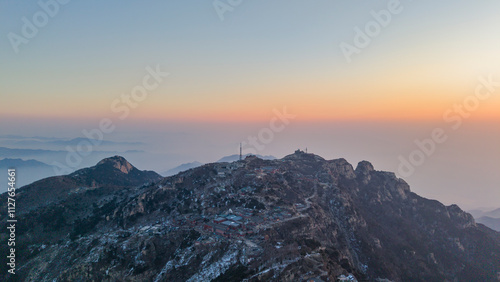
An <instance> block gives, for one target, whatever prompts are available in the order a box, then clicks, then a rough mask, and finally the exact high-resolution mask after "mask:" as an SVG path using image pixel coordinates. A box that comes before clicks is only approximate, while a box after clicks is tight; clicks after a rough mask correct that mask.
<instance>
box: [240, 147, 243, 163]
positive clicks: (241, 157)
mask: <svg viewBox="0 0 500 282" xmlns="http://www.w3.org/2000/svg"><path fill="white" fill-rule="evenodd" d="M242 159H243V156H242V153H241V143H240V161H241V160H242Z"/></svg>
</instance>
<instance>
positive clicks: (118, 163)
mask: <svg viewBox="0 0 500 282" xmlns="http://www.w3.org/2000/svg"><path fill="white" fill-rule="evenodd" d="M101 165H112V166H113V167H114V168H116V169H118V170H120V171H121V172H123V173H125V174H128V173H129V172H130V171H131V170H132V169H133V168H134V167H133V166H132V165H131V164H130V163H129V162H128V161H127V160H126V159H125V158H124V157H121V156H113V157H110V158H105V159H103V160H102V161H100V162H98V163H97V166H101Z"/></svg>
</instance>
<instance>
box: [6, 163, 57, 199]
mask: <svg viewBox="0 0 500 282" xmlns="http://www.w3.org/2000/svg"><path fill="white" fill-rule="evenodd" d="M9 168H15V169H16V173H17V177H16V184H17V187H21V186H24V185H27V184H30V183H32V182H34V181H36V180H39V179H42V178H46V177H50V176H54V175H55V171H54V168H53V167H52V166H51V165H48V164H46V163H43V162H40V161H37V160H22V159H10V158H5V159H3V160H0V170H1V171H6V170H7V169H9ZM1 187H2V188H4V187H5V186H4V185H2V186H1ZM5 191H6V188H5V189H4V190H3V191H0V193H3V192H5Z"/></svg>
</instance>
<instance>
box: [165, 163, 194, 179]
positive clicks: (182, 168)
mask: <svg viewBox="0 0 500 282" xmlns="http://www.w3.org/2000/svg"><path fill="white" fill-rule="evenodd" d="M200 165H203V164H202V163H200V162H196V161H195V162H190V163H185V164H181V165H180V166H176V167H174V168H172V169H169V170H167V171H164V172H162V173H160V174H161V175H163V176H172V175H176V174H177V173H179V172H182V171H186V170H188V169H192V168H195V167H199V166H200Z"/></svg>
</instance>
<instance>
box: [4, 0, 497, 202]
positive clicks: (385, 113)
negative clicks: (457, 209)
mask: <svg viewBox="0 0 500 282" xmlns="http://www.w3.org/2000/svg"><path fill="white" fill-rule="evenodd" d="M42 1H47V0H42ZM223 2H225V1H223ZM388 2H389V1H326V0H325V1H298V0H286V1H285V0H281V1H256V0H253V1H243V2H242V4H241V5H239V6H237V7H234V10H233V11H232V12H227V13H225V14H224V16H225V19H224V21H221V20H220V19H219V17H218V15H217V12H216V11H215V9H214V7H213V5H212V1H152V0H149V1H123V0H122V1H118V0H110V1H96V0H89V1H76V0H73V1H70V2H69V3H68V4H66V5H64V6H61V8H60V11H59V12H58V13H57V14H56V15H55V16H54V17H53V18H50V19H49V22H48V23H47V25H46V26H44V27H42V28H40V29H39V31H38V33H37V34H36V36H35V37H34V38H32V39H30V40H29V42H28V43H27V44H22V45H20V46H19V53H17V54H16V53H15V52H14V50H13V48H12V46H11V43H10V41H9V38H8V34H9V33H11V32H13V33H16V34H19V35H20V34H21V28H22V26H23V21H22V18H23V17H26V18H28V19H29V20H31V19H32V17H33V15H34V14H35V13H36V12H38V11H40V10H41V8H40V7H39V6H38V5H37V4H36V1H22V2H21V1H13V0H6V1H1V2H0V36H1V40H0V50H1V52H0V66H1V67H0V93H1V97H2V103H0V118H1V119H2V124H1V125H0V129H1V130H2V133H5V134H13V133H16V134H22V135H27V136H32V135H46V136H59V137H68V138H70V137H77V136H79V135H80V131H81V130H82V129H84V128H88V126H92V124H94V125H95V124H96V123H97V122H98V121H99V119H101V118H103V117H109V118H112V119H115V120H116V118H117V115H116V113H113V112H112V111H111V110H110V106H111V103H112V101H113V100H115V99H117V98H119V97H120V95H121V94H122V93H130V91H131V89H132V88H133V87H134V86H136V85H138V84H140V83H141V81H142V78H143V77H144V75H145V74H146V73H147V72H146V71H145V68H146V67H147V66H152V67H154V66H156V65H160V66H161V69H162V70H164V71H167V72H169V73H170V76H169V77H168V78H167V79H166V80H165V82H164V83H162V84H161V85H160V87H159V88H158V89H156V90H154V91H153V92H151V93H150V94H149V96H148V98H147V99H146V100H145V101H144V102H141V103H140V105H139V106H138V107H137V108H136V109H133V110H132V111H131V114H130V116H129V117H127V119H125V120H123V121H121V124H122V127H121V128H120V129H119V130H118V131H117V132H115V135H113V136H110V138H111V139H113V138H115V139H120V138H130V139H141V138H140V137H138V136H140V135H141V132H163V133H164V134H170V133H172V132H179V131H182V132H184V131H188V132H190V133H193V134H194V133H195V132H197V133H196V135H195V136H196V137H194V138H200V140H212V141H211V143H210V144H219V145H214V146H213V148H212V149H213V151H212V152H213V154H212V155H210V156H209V155H203V156H201V157H198V158H197V159H198V160H202V161H209V159H212V158H213V155H223V154H225V153H229V152H230V151H229V150H227V149H225V150H224V149H222V147H224V146H226V147H227V146H229V144H231V146H232V145H234V144H238V143H239V142H238V140H241V138H246V136H248V135H251V134H256V133H257V132H258V129H259V128H261V127H262V126H265V125H266V124H267V123H268V121H269V120H270V118H271V117H272V116H273V112H272V111H273V109H275V108H276V109H281V108H282V107H284V106H286V107H287V109H289V111H290V112H291V113H293V114H295V115H296V119H295V123H296V124H298V123H300V124H308V123H309V124H312V125H315V127H314V130H312V129H311V132H309V134H310V135H307V137H310V139H312V140H314V141H310V142H307V141H306V140H303V139H301V141H300V142H295V143H294V142H292V141H291V140H290V139H288V140H287V139H285V138H284V136H288V135H286V134H283V135H281V137H277V138H276V140H277V141H274V142H273V144H271V145H270V146H268V148H267V149H266V150H265V151H263V152H262V153H263V154H266V153H268V154H274V155H277V156H282V155H283V154H285V150H284V149H283V148H286V150H287V151H288V150H289V149H292V148H295V147H297V146H299V145H300V146H302V145H306V146H307V144H317V145H316V149H317V150H316V151H317V152H318V153H323V154H326V156H325V157H327V158H334V157H343V156H350V157H351V159H349V160H350V161H351V162H354V163H355V162H357V161H359V160H361V159H370V158H372V159H370V160H371V161H373V162H375V163H377V162H378V163H379V164H380V165H379V168H380V169H387V170H392V171H395V170H396V167H397V162H396V161H397V157H398V155H399V154H402V155H407V154H409V153H410V152H411V151H412V150H413V149H414V144H413V140H414V139H418V138H420V139H423V138H427V137H428V136H430V135H429V134H430V132H431V131H432V129H433V128H434V127H447V126H448V125H447V124H446V123H445V122H444V121H443V118H442V116H443V114H444V112H445V111H446V110H447V109H449V108H451V107H452V106H453V105H454V104H456V103H461V102H462V101H463V100H464V98H466V97H467V96H469V95H472V94H473V93H474V89H475V87H476V85H477V84H478V77H480V76H488V75H493V76H494V77H497V78H498V81H500V51H499V50H500V36H498V28H499V27H500V17H498V11H500V2H498V1H493V0H492V1H475V2H474V1H451V0H447V1H404V0H402V1H401V2H400V3H401V6H402V7H403V10H402V12H401V13H400V14H397V15H393V17H392V20H391V22H390V24H389V25H388V26H387V27H385V28H382V30H381V32H380V34H378V35H377V36H376V37H374V38H373V39H372V41H371V43H370V44H369V46H367V47H366V48H364V49H363V50H362V51H361V53H360V54H358V55H353V57H352V62H351V63H348V62H347V61H346V59H345V57H344V56H343V54H342V51H341V49H340V48H339V44H340V43H341V42H346V43H349V44H352V43H353V39H354V35H355V32H354V28H355V27H360V28H362V29H363V28H364V26H365V25H366V24H367V23H368V22H369V21H371V20H373V18H372V15H371V14H370V11H372V10H374V11H379V10H382V9H386V7H387V3H388ZM496 94H497V95H493V96H492V97H491V98H489V99H488V100H485V101H482V102H481V104H480V105H479V108H478V109H477V110H476V111H474V112H473V113H472V114H471V117H470V118H468V119H467V122H468V125H465V126H464V127H463V128H461V129H460V131H457V132H453V133H452V132H451V131H448V132H449V133H450V138H454V139H453V140H451V141H450V142H449V143H446V144H445V145H443V146H444V148H443V149H442V150H441V151H439V152H438V153H437V154H436V156H433V158H434V159H435V160H437V159H439V160H440V161H435V162H432V163H433V164H434V165H430V164H429V165H427V164H426V165H425V166H423V167H422V169H420V170H419V171H418V172H417V174H416V176H415V177H416V178H415V177H414V180H413V183H415V185H414V186H417V190H418V189H419V188H418V187H424V186H425V187H427V185H432V183H433V181H437V182H439V185H440V186H443V187H446V186H452V185H453V186H456V184H457V183H464V181H465V177H466V176H467V175H465V174H464V173H463V172H466V171H468V172H477V174H478V175H480V177H479V176H478V177H479V178H480V179H481V185H482V187H483V188H481V189H482V190H484V191H486V192H484V193H483V195H484V196H483V199H482V200H476V201H474V203H472V202H470V203H469V205H470V206H473V205H474V206H479V205H489V206H492V205H495V203H494V202H493V201H492V200H490V199H491V198H492V197H496V199H498V198H500V194H499V192H496V190H498V181H499V179H498V177H496V176H495V175H496V174H497V173H495V171H498V167H499V166H498V162H495V160H498V159H499V157H500V155H499V152H498V149H497V147H498V142H499V141H500V134H499V129H498V126H495V124H498V122H499V121H500V111H499V110H498V109H499V108H500V90H499V91H497V93H496ZM228 121H231V122H233V124H232V125H231V126H226V127H222V128H231V131H233V130H234V131H233V132H234V134H232V135H231V134H230V133H228V132H225V131H224V130H219V129H217V128H221V126H222V125H221V122H228ZM238 122H240V124H239V125H238ZM248 122H251V123H252V126H249V127H246V130H244V129H241V125H243V124H249V123H248ZM495 122H496V123H495ZM343 123H345V124H346V126H345V127H346V128H347V127H348V128H349V129H348V130H344V131H342V129H339V128H340V127H342V126H340V125H341V124H343ZM396 123H397V126H394V124H396ZM166 124H167V125H169V126H164V125H166ZM176 124H179V125H180V124H182V128H183V129H175V130H173V129H172V130H171V127H172V126H173V127H175V126H174V125H176ZM211 125H213V127H211ZM319 125H321V126H323V127H322V128H323V130H324V131H328V132H329V133H328V134H323V133H322V131H321V128H320V127H319ZM328 125H332V129H331V130H329V129H328V130H327V129H325V126H328ZM348 125H349V126H348ZM188 128H189V129H188ZM200 128H201V129H202V130H200ZM308 128H311V127H308V126H306V125H304V126H302V127H301V126H297V128H295V129H287V130H288V131H290V132H289V133H288V134H290V135H289V137H290V138H292V139H293V138H296V137H298V136H302V137H304V136H305V134H306V133H307V132H308ZM387 128H391V129H390V130H386V129H387ZM236 129H240V131H238V130H236ZM370 129H371V130H370ZM404 129H406V131H405V130H404ZM413 129H414V130H413ZM446 129H447V130H448V129H449V126H448V127H447V128H446ZM169 130H171V131H169ZM200 132H203V133H200ZM380 132H385V133H386V134H389V136H385V137H383V138H382V140H386V141H384V142H385V143H384V144H382V145H380V146H373V148H372V149H371V150H370V149H369V150H365V149H359V148H361V147H363V148H364V147H371V146H368V145H366V144H365V143H363V138H367V140H371V139H373V138H374V139H376V140H377V138H379V137H377V136H379V135H380ZM398 132H404V133H402V134H399V135H398ZM292 133H293V134H292ZM336 133H338V134H340V133H342V134H351V136H359V138H357V139H356V140H358V141H359V142H352V138H354V137H352V138H347V139H345V138H344V139H345V140H344V141H345V142H344V141H342V142H340V141H339V143H338V144H337V145H339V146H344V148H345V149H343V150H341V149H339V150H334V151H329V150H328V149H327V148H328V144H333V143H335V141H332V139H334V138H335V134H336ZM217 134H218V135H217ZM294 134H295V135H294ZM215 135H217V137H214V136H215ZM222 135H223V136H224V138H225V139H224V140H231V141H227V142H222V141H221V140H222V139H221V138H220V136H222ZM396 135H398V137H394V136H396ZM200 136H201V137H200ZM453 136H455V137H453ZM456 136H459V137H456ZM158 138H159V139H161V138H160V137H158ZM293 140H297V139H293ZM349 140H350V141H349ZM378 140H380V139H378ZM387 140H389V141H387ZM390 140H392V141H390ZM460 140H461V141H460ZM485 140H487V141H488V142H487V145H488V146H485V144H484V143H481V142H486V141H485ZM183 142H184V143H183ZM200 142H201V141H200ZM460 142H462V143H463V144H461V143H460ZM183 144H184V145H185V144H186V143H185V141H182V142H181V141H177V142H173V143H172V144H169V149H168V150H165V152H167V151H168V152H180V151H184V148H183V147H182V146H183ZM204 144H207V143H206V142H205V143H204ZM389 144H398V146H396V147H394V146H392V145H389ZM349 145H350V146H349ZM198 146H199V144H198ZM207 146H208V147H210V146H209V145H207ZM310 146H312V145H310ZM390 146H392V150H389V147H390ZM312 147H314V146H312ZM382 147H384V148H386V147H387V148H388V149H387V150H389V151H390V152H389V151H384V150H382V151H381V150H380V148H382ZM210 148H211V147H210ZM471 148H480V149H477V151H475V150H472V149H471ZM464 150H465V151H466V152H464ZM495 150H496V151H495ZM358 152H364V155H365V156H366V157H363V156H361V154H358ZM381 152H385V153H384V154H382V153H381ZM471 152H474V153H473V154H472V153H471ZM492 152H493V153H492ZM460 153H466V154H467V156H468V158H469V159H470V158H474V157H477V156H484V158H482V157H477V158H479V160H478V162H480V164H479V165H478V163H477V162H470V161H463V163H461V164H460V167H453V169H452V168H450V169H449V171H447V172H442V173H441V175H447V176H448V175H450V176H451V175H456V170H459V171H460V172H459V173H458V174H459V175H461V176H460V177H462V178H460V179H458V180H456V181H455V182H453V183H450V182H446V181H443V180H440V177H439V176H436V173H435V172H436V170H437V169H439V168H441V169H446V168H447V166H449V165H450V164H452V163H453V164H455V165H456V163H457V159H456V156H458V155H460ZM193 155H196V156H199V155H200V154H198V153H192V154H191V155H185V158H184V159H183V160H185V161H193V160H194V159H193V158H195V156H193ZM395 160H396V161H395ZM176 161H177V160H176ZM178 161H181V160H180V159H179V160H178ZM481 161H482V165H484V167H487V168H485V169H482V170H481V171H478V170H479V169H480V167H481ZM452 171H455V173H452ZM473 175H474V173H473ZM475 177H476V176H474V177H471V178H468V181H469V182H472V181H473V180H471V179H475ZM467 183H468V182H467ZM410 184H412V181H410ZM467 187H470V185H465V184H464V185H462V186H461V187H460V189H461V191H463V192H464V193H466V192H467V191H470V190H467V189H468V188H467ZM421 189H422V190H421V191H424V190H425V189H424V188H421ZM414 190H415V189H414ZM428 190H429V192H428V193H427V192H425V191H424V194H426V193H427V194H426V195H429V196H435V197H438V198H439V199H440V200H443V201H445V202H452V201H453V202H460V201H462V202H463V203H465V202H466V201H465V200H464V199H465V198H466V197H469V196H470V195H469V194H468V195H465V194H459V195H458V196H457V197H456V199H455V198H453V199H452V198H449V199H448V198H447V199H444V198H443V197H442V194H446V193H448V194H449V190H447V189H445V188H442V190H440V191H441V192H436V191H435V189H434V188H433V189H430V188H429V189H428ZM431 190H432V191H434V192H433V193H434V194H432V193H431V192H430V191H431ZM460 197H461V198H460Z"/></svg>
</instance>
